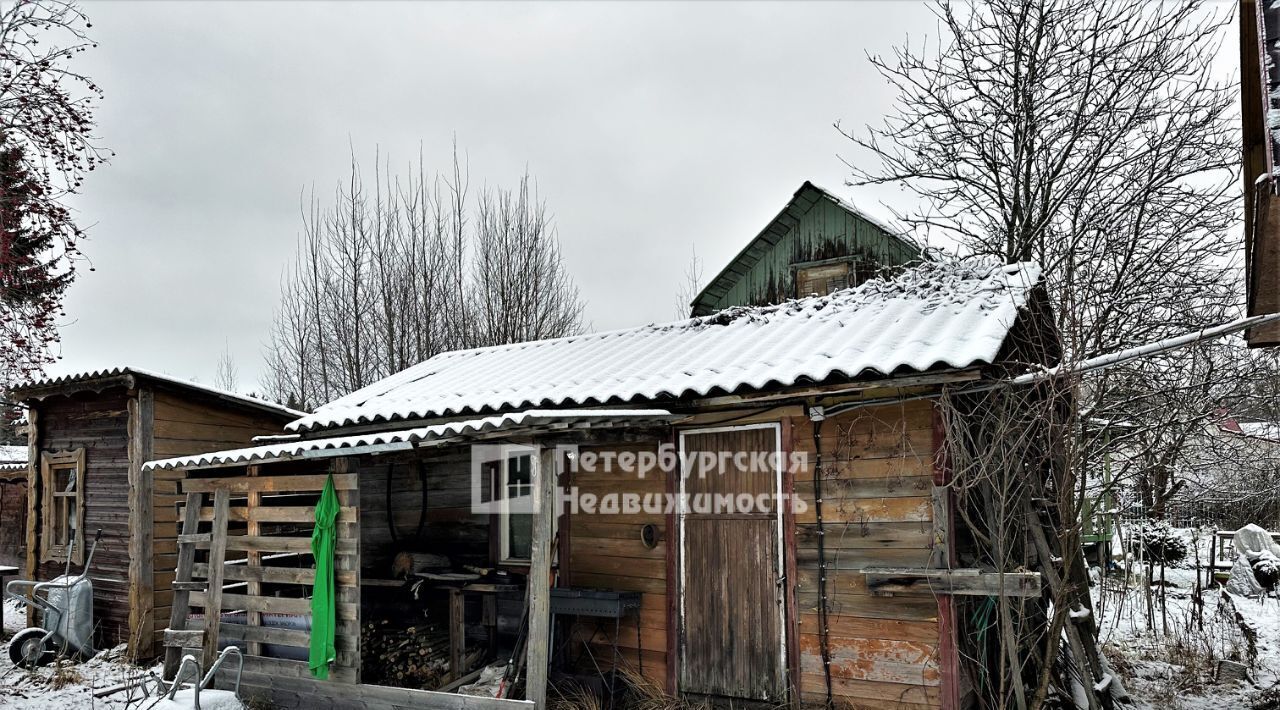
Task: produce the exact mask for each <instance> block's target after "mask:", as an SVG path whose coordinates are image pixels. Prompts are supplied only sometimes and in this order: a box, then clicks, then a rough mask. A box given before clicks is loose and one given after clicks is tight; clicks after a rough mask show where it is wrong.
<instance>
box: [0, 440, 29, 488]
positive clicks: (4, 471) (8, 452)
mask: <svg viewBox="0 0 1280 710" xmlns="http://www.w3.org/2000/svg"><path fill="white" fill-rule="evenodd" d="M26 472H27V447H25V446H0V480H11V479H14V478H21V477H22V475H20V474H25V473H26Z"/></svg>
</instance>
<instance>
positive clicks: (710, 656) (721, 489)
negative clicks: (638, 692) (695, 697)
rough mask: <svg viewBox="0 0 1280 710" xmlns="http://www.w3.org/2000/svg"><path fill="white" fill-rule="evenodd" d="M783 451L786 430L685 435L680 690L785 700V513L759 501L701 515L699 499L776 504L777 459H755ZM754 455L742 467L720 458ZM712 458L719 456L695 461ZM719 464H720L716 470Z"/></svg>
mask: <svg viewBox="0 0 1280 710" xmlns="http://www.w3.org/2000/svg"><path fill="white" fill-rule="evenodd" d="M777 450H778V427H776V426H772V425H766V426H753V427H751V428H746V429H741V428H739V429H732V430H728V431H711V432H698V431H690V432H685V433H684V434H683V435H682V436H681V453H682V454H686V455H689V456H690V457H691V458H690V464H686V465H692V467H693V468H692V469H690V470H688V473H687V475H686V476H685V477H684V493H685V494H686V495H688V496H690V499H691V501H694V502H691V503H690V506H691V510H690V511H689V512H688V513H686V514H684V515H683V518H684V521H683V528H684V529H683V533H682V534H681V537H682V538H683V542H682V544H683V551H682V554H683V555H684V561H683V564H682V568H683V571H682V585H683V587H684V593H683V598H684V603H683V612H682V617H683V619H684V630H683V643H682V644H681V653H682V654H683V662H682V664H681V673H680V688H681V690H683V691H685V692H692V693H697V694H701V695H714V696H723V697H731V698H751V699H754V700H769V701H773V702H780V701H782V700H784V699H785V697H786V682H785V662H784V661H783V657H782V651H783V643H782V631H783V629H782V623H781V619H780V618H779V616H780V612H781V611H782V610H783V609H785V607H784V606H783V605H782V602H783V599H782V592H783V589H782V587H781V585H780V584H779V580H780V579H781V578H782V571H781V570H780V569H779V561H780V557H779V556H780V554H781V551H780V550H779V542H780V528H779V521H778V509H777V508H776V507H775V506H773V505H768V506H766V507H765V508H764V509H763V510H762V509H760V508H759V506H758V505H756V504H752V505H751V506H750V507H749V508H746V509H736V506H737V503H735V509H734V510H733V511H723V510H715V509H714V508H712V509H710V510H708V512H697V511H699V510H703V509H704V508H702V507H700V506H699V504H698V503H697V502H696V501H697V500H699V499H702V500H706V501H712V500H715V499H717V498H727V499H730V500H735V501H738V500H739V499H740V498H744V497H747V496H750V497H751V498H752V499H753V500H754V501H756V502H757V503H758V502H759V500H760V499H761V498H766V499H769V500H772V499H773V496H774V494H775V493H776V492H777V489H778V485H779V478H778V471H777V462H776V461H774V460H764V458H763V457H758V456H754V455H755V454H765V455H772V454H775V453H776V452H777ZM739 452H740V453H745V454H752V455H753V456H751V457H750V458H748V459H746V460H742V461H732V460H725V461H724V462H723V463H721V462H720V461H719V460H718V459H720V458H721V455H722V454H727V453H739ZM698 454H710V455H711V456H714V457H715V458H714V459H710V460H703V459H702V457H699V458H696V459H695V458H692V457H693V456H696V455H698ZM712 461H715V463H712Z"/></svg>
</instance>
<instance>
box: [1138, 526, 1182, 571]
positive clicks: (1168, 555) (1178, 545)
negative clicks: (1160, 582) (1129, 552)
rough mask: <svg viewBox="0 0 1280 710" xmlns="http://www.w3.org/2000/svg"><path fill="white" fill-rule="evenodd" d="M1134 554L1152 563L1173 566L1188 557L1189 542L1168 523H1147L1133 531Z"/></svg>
mask: <svg viewBox="0 0 1280 710" xmlns="http://www.w3.org/2000/svg"><path fill="white" fill-rule="evenodd" d="M1131 544H1132V547H1133V552H1134V553H1135V554H1137V555H1141V556H1142V558H1143V559H1145V560H1148V561H1150V562H1164V563H1165V564H1171V563H1174V562H1181V561H1182V560H1184V559H1186V557H1187V541H1186V539H1185V538H1184V537H1183V536H1182V535H1181V534H1179V533H1178V531H1176V530H1173V529H1172V528H1170V527H1169V525H1168V523H1163V522H1145V523H1141V524H1139V525H1138V526H1137V527H1136V528H1134V530H1133V538H1132V543H1131Z"/></svg>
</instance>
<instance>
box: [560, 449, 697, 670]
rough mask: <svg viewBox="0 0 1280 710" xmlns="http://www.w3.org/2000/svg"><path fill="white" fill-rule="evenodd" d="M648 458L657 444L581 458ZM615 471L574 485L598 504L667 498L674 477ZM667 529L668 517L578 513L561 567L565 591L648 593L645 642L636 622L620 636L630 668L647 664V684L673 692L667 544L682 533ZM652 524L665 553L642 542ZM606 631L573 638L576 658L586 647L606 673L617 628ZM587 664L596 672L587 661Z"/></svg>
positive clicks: (585, 476) (590, 626)
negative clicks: (620, 496) (608, 498)
mask: <svg viewBox="0 0 1280 710" xmlns="http://www.w3.org/2000/svg"><path fill="white" fill-rule="evenodd" d="M646 450H647V451H650V452H656V451H657V444H656V443H654V444H647V445H644V444H637V445H610V446H597V447H582V448H581V449H580V454H581V453H584V452H593V453H597V454H602V453H604V452H605V451H612V452H614V453H622V452H624V451H629V452H632V453H638V452H640V451H646ZM580 458H581V456H580ZM613 469H614V470H613V472H611V473H606V472H603V471H594V472H582V471H579V472H571V473H570V476H569V481H570V483H569V485H570V486H571V487H576V488H577V489H578V493H579V494H580V495H585V494H589V495H595V496H597V497H600V496H604V495H607V494H610V493H619V492H627V493H638V494H641V495H644V494H657V495H659V496H660V495H662V494H664V493H666V491H667V477H666V476H665V475H663V473H662V471H661V470H652V471H648V472H646V475H645V476H644V478H640V477H639V476H638V473H639V472H638V470H637V469H635V468H634V467H633V468H631V469H629V470H628V469H625V468H622V467H619V466H616V465H615V466H614V467H613ZM667 522H668V518H667V516H666V515H665V514H662V513H657V514H655V513H644V512H641V513H632V514H617V515H613V514H603V513H601V512H599V511H597V512H596V513H594V514H587V513H585V512H583V511H578V512H576V513H573V512H572V511H570V513H569V514H566V515H565V516H564V517H562V518H561V534H560V545H561V560H564V561H567V564H564V565H563V567H562V570H561V581H560V583H561V586H569V585H571V586H574V587H586V588H593V589H609V590H619V591H634V592H642V593H643V597H642V599H641V609H640V631H639V640H638V642H637V631H636V627H635V622H634V620H633V619H627V620H624V621H623V623H622V627H621V630H620V631H619V634H618V646H619V648H620V651H621V654H622V659H623V661H624V662H625V663H627V664H628V665H630V666H631V667H632V668H633V669H639V666H640V664H641V663H640V662H641V661H643V666H644V675H645V677H647V678H650V679H652V680H653V681H655V682H657V683H658V684H659V685H660V686H662V687H667V680H668V676H667V541H668V540H670V539H673V538H674V535H675V531H674V529H668V527H667ZM566 524H567V529H568V534H567V535H566V534H565V529H566ZM646 524H653V525H654V526H655V527H656V528H657V530H658V534H659V541H658V545H657V546H656V547H654V548H652V549H649V548H647V547H645V545H644V543H643V542H642V541H641V538H640V534H641V529H642V528H643V527H644V526H645V525H646ZM566 546H567V549H565V548H566ZM600 626H602V627H605V626H607V627H608V628H607V629H603V628H602V629H600V630H597V629H596V627H597V624H595V623H592V622H590V621H583V622H581V623H579V624H578V625H576V627H575V628H574V630H573V638H574V639H575V640H576V645H577V648H576V649H573V650H572V651H571V654H570V655H571V656H574V655H577V654H578V652H579V651H580V650H581V648H582V646H583V642H584V641H586V642H587V643H588V645H589V646H590V650H591V653H592V654H593V655H594V657H595V659H596V661H598V662H600V663H601V667H602V668H606V667H610V666H611V657H612V652H613V647H612V641H613V626H612V622H610V623H607V624H602V625H600ZM593 632H594V633H593ZM581 661H582V663H584V664H585V665H586V666H587V667H590V665H591V663H590V661H589V660H587V659H586V658H585V657H583V658H581ZM669 690H672V691H673V690H674V689H671V688H669Z"/></svg>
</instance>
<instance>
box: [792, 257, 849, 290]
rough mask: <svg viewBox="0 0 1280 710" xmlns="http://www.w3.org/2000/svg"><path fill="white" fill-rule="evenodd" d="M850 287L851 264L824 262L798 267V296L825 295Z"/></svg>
mask: <svg viewBox="0 0 1280 710" xmlns="http://www.w3.org/2000/svg"><path fill="white" fill-rule="evenodd" d="M848 287H849V264H848V263H847V262H841V263H838V264H824V265H821V266H809V267H800V268H797V269H796V297H797V298H804V297H805V296H811V295H813V294H815V293H816V294H818V295H819V296H825V295H827V294H829V293H831V292H833V291H839V290H840V289H843V288H848Z"/></svg>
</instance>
